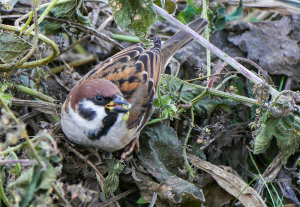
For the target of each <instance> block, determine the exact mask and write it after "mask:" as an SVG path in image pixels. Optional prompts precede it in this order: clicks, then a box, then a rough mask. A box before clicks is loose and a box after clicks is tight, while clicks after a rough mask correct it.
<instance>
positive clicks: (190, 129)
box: [182, 108, 195, 178]
mask: <svg viewBox="0 0 300 207" xmlns="http://www.w3.org/2000/svg"><path fill="white" fill-rule="evenodd" d="M193 125H194V111H193V108H191V123H190V124H189V130H188V132H187V134H186V136H185V140H184V144H183V145H182V146H183V158H184V164H185V167H186V169H187V171H188V172H189V175H190V176H191V177H192V178H194V177H195V175H194V172H193V169H192V168H191V166H190V164H189V161H188V159H187V155H186V148H187V143H188V140H189V137H190V134H191V132H192V129H193Z"/></svg>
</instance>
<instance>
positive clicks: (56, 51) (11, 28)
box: [0, 24, 59, 72]
mask: <svg viewBox="0 0 300 207" xmlns="http://www.w3.org/2000/svg"><path fill="white" fill-rule="evenodd" d="M0 29H5V30H9V31H14V32H17V33H21V30H20V28H19V27H14V26H9V25H5V24H0ZM30 35H32V36H35V33H34V32H31V33H30ZM38 37H39V39H40V40H42V41H43V42H45V43H47V44H48V45H49V46H50V47H51V49H52V54H51V55H49V56H48V57H46V58H43V59H41V60H36V61H33V62H26V63H24V64H23V65H21V66H19V67H18V68H31V67H37V66H40V65H45V64H47V63H49V62H51V61H53V60H54V59H55V58H56V57H57V56H58V54H59V49H58V47H57V45H56V44H55V43H54V42H53V41H52V40H50V39H49V38H48V37H46V36H44V35H42V34H38ZM13 67H14V65H13V64H0V72H7V71H10V70H12V68H13Z"/></svg>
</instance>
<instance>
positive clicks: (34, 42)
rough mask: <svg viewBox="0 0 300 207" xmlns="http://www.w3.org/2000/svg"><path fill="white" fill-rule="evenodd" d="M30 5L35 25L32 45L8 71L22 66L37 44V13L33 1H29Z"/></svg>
mask: <svg viewBox="0 0 300 207" xmlns="http://www.w3.org/2000/svg"><path fill="white" fill-rule="evenodd" d="M31 4H32V10H33V19H34V25H35V28H36V29H35V31H34V38H33V45H32V47H31V49H30V50H29V52H28V53H27V54H26V55H25V57H23V58H22V59H21V60H19V61H18V62H16V63H15V64H14V66H13V67H12V68H11V69H10V71H12V70H15V69H16V68H19V66H20V65H23V63H24V62H26V61H27V60H28V59H29V58H30V57H31V56H32V54H33V53H34V51H35V49H36V47H37V45H38V42H39V29H38V26H37V12H36V8H35V6H36V5H35V0H32V1H31Z"/></svg>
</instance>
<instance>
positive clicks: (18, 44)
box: [0, 31, 31, 63]
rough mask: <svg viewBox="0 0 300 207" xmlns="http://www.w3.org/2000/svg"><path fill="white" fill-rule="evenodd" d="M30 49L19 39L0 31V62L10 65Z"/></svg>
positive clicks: (28, 45) (26, 43)
mask: <svg viewBox="0 0 300 207" xmlns="http://www.w3.org/2000/svg"><path fill="white" fill-rule="evenodd" d="M30 48H31V45H30V44H29V43H28V42H26V41H25V40H24V39H22V38H21V37H19V36H17V35H15V34H13V33H8V32H3V31H0V60H1V61H0V62H4V63H11V62H13V61H14V60H15V59H16V58H18V57H20V56H21V55H23V54H25V53H26V52H27V51H28V50H29V49H30Z"/></svg>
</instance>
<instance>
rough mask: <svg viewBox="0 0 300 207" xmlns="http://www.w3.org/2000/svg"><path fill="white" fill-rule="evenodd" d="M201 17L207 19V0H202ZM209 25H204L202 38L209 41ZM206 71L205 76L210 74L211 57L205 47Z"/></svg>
mask: <svg viewBox="0 0 300 207" xmlns="http://www.w3.org/2000/svg"><path fill="white" fill-rule="evenodd" d="M202 8H203V10H202V15H201V16H202V17H203V18H204V19H206V20H207V19H208V17H207V2H206V0H203V1H202ZM209 30H210V28H209V26H207V27H205V30H204V38H205V39H206V40H207V41H209ZM206 71H207V76H208V77H209V76H211V59H210V50H209V49H206ZM208 80H209V79H208Z"/></svg>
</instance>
